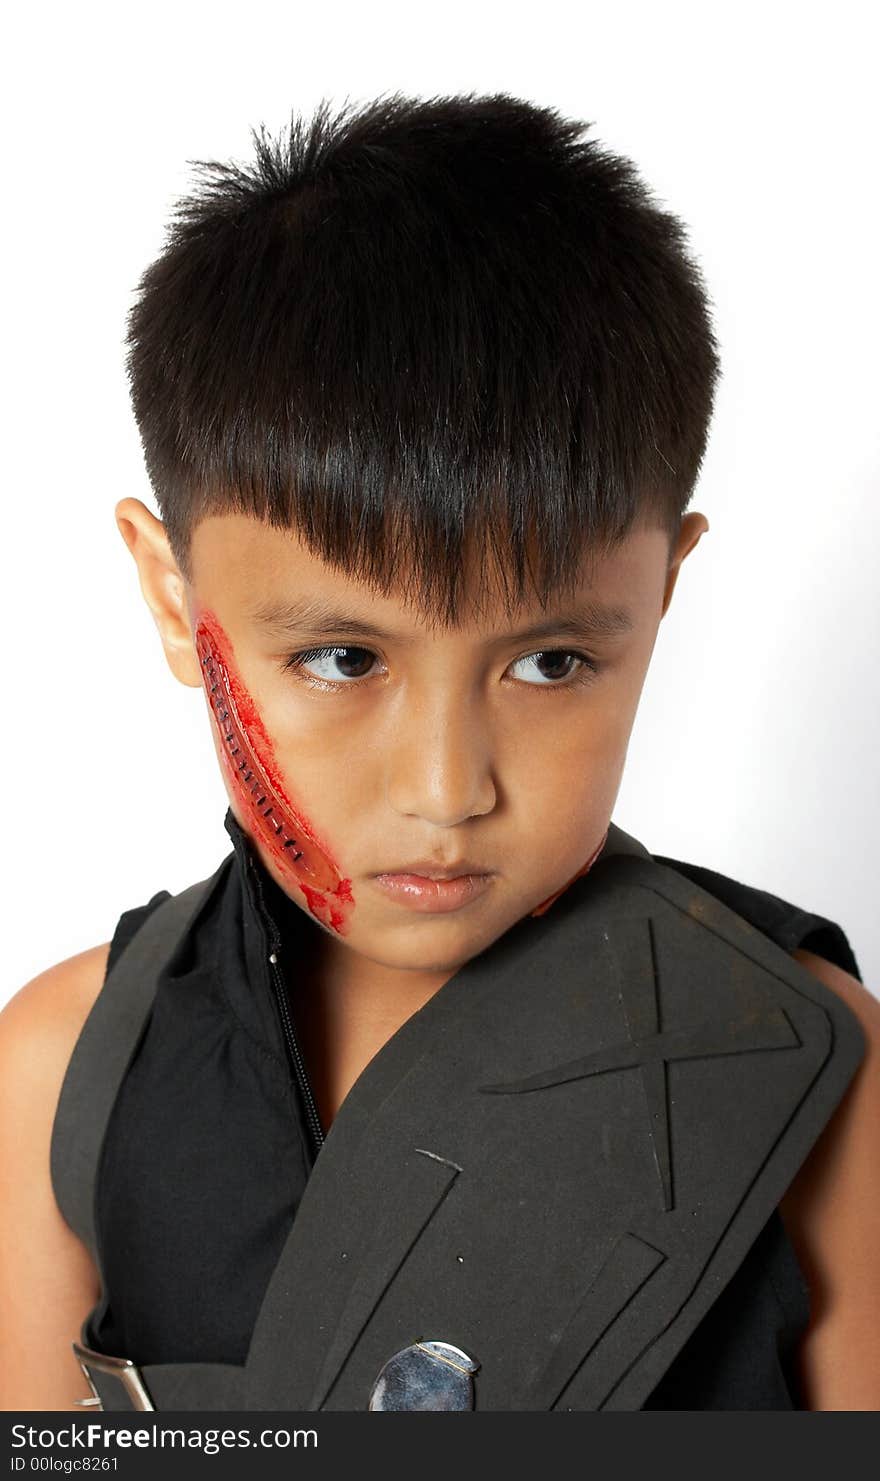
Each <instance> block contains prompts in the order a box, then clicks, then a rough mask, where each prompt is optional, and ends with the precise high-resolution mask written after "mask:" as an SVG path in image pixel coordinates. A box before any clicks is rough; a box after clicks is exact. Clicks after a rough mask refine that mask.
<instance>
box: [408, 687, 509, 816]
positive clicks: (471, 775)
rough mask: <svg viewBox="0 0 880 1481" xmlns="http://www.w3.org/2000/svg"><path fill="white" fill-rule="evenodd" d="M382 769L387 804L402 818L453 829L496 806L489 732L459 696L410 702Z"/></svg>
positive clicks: (473, 708) (476, 709) (476, 713)
mask: <svg viewBox="0 0 880 1481" xmlns="http://www.w3.org/2000/svg"><path fill="white" fill-rule="evenodd" d="M387 767H388V770H387V778H388V780H387V798H388V802H389V805H390V806H391V807H392V808H393V809H394V811H395V812H398V813H400V815H401V816H402V817H418V818H424V819H425V820H426V821H427V822H429V823H433V824H434V825H435V826H436V827H438V828H453V827H455V825H456V824H457V823H463V822H465V821H466V820H467V819H468V818H472V817H481V816H482V815H483V814H484V813H488V812H491V811H492V808H493V807H494V806H495V783H494V781H493V777H492V744H491V738H490V736H489V734H488V727H487V726H486V724H485V719H484V718H483V719H481V717H480V714H479V707H478V706H476V705H473V706H469V705H467V704H466V703H465V702H463V701H462V699H461V697H460V695H459V696H455V697H452V698H449V699H444V698H443V697H442V696H441V697H439V698H436V699H434V700H433V701H431V700H425V699H421V700H419V701H418V702H417V703H413V702H411V703H410V704H409V705H408V706H407V710H406V714H405V716H404V717H403V718H398V723H397V724H396V725H395V727H394V736H393V738H392V740H391V741H390V742H389V745H388V749H387Z"/></svg>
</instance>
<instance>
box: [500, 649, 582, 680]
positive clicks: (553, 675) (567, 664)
mask: <svg viewBox="0 0 880 1481" xmlns="http://www.w3.org/2000/svg"><path fill="white" fill-rule="evenodd" d="M572 659H573V660H574V662H575V663H576V664H577V667H576V668H575V669H572V667H571V660H572ZM527 663H536V664H538V665H539V666H540V667H539V668H538V670H537V672H538V673H539V678H538V680H537V683H536V684H535V683H534V681H533V680H530V679H526V681H525V682H526V683H531V684H532V686H533V687H534V688H544V689H547V688H551V689H563V688H570V687H572V685H574V684H583V683H589V682H590V680H591V679H593V678H594V677H595V675H596V674H597V673H598V671H599V665H598V664H597V663H596V661H595V659H592V658H590V657H588V655H587V654H586V653H575V652H573V651H572V650H571V649H568V648H546V649H543V650H542V651H541V652H540V653H529V654H527V655H526V656H525V657H524V658H517V659H516V660H515V662H514V663H513V664H512V665H511V667H512V668H516V666H517V665H518V664H527ZM547 670H549V671H550V672H549V673H547V672H546V671H547ZM572 675H574V677H572Z"/></svg>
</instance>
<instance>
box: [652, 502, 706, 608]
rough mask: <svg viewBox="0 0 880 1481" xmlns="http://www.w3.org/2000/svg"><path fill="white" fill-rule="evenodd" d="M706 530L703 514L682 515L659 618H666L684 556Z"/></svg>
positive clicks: (670, 560) (671, 556) (670, 558)
mask: <svg viewBox="0 0 880 1481" xmlns="http://www.w3.org/2000/svg"><path fill="white" fill-rule="evenodd" d="M708 528H709V521H708V520H707V518H706V516H705V514H697V513H696V512H694V513H691V514H684V515H682V520H681V527H680V529H679V532H678V539H677V541H676V544H675V549H674V550H673V551H672V553H671V555H670V557H669V567H668V571H667V575H666V588H665V590H664V593H663V610H662V611H661V613H660V616H661V618H662V617H665V616H666V609H667V607H668V606H669V603H670V602H671V601H672V593H673V592H674V590H675V583H676V581H677V580H678V573H679V571H680V570H681V563H682V561H683V560H684V558H685V556H687V555H690V553H691V551H692V550H693V548H694V546H695V545H696V544H697V541H698V540H699V538H700V536H701V535H704V534H705V533H706V531H707V530H708Z"/></svg>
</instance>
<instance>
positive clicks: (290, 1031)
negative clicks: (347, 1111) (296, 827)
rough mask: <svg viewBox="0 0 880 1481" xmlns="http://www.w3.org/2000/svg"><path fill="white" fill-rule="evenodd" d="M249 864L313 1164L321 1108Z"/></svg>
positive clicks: (273, 931) (274, 930)
mask: <svg viewBox="0 0 880 1481" xmlns="http://www.w3.org/2000/svg"><path fill="white" fill-rule="evenodd" d="M247 862H248V868H249V870H250V872H251V877H252V879H253V881H254V886H255V889H256V894H257V898H258V900H259V902H260V907H261V911H260V913H261V915H262V925H263V942H264V945H268V946H269V950H268V952H267V956H268V960H269V975H270V978H271V982H272V988H273V991H274V993H275V1001H276V1003H277V1004H278V1014H279V1017H280V1019H281V1027H282V1030H283V1033H284V1042H285V1044H286V1046H287V1058H288V1061H289V1063H290V1067H291V1069H292V1070H293V1074H294V1079H295V1080H296V1083H297V1085H298V1086H299V1090H300V1094H301V1095H302V1099H303V1105H304V1107H305V1113H306V1121H307V1123H308V1128H309V1132H310V1133H311V1138H312V1160H313V1161H314V1159H315V1158H316V1157H317V1155H318V1153H319V1152H320V1150H321V1148H322V1146H323V1145H324V1131H323V1128H322V1126H321V1118H320V1116H319V1115H318V1107H317V1106H316V1104H315V1097H314V1095H313V1094H312V1087H311V1085H310V1084H309V1077H308V1075H307V1074H306V1067H305V1062H304V1060H303V1057H302V1054H301V1052H300V1047H299V1044H298V1043H297V1039H296V1033H295V1032H294V1027H293V1019H292V1017H291V1013H290V1006H289V1004H288V1001H287V988H286V986H285V982H284V978H283V976H282V974H281V969H280V968H279V966H278V957H279V954H280V951H281V937H280V935H279V932H278V927H277V926H276V924H275V922H274V920H273V918H272V916H271V914H270V912H269V910H268V907H267V905H266V900H265V896H264V894H263V885H262V881H261V880H260V876H259V874H258V873H257V870H256V869H255V867H254V864H253V861H252V860H251V859H250V858H249V859H248V861H247ZM267 937H271V941H270V942H269V941H267Z"/></svg>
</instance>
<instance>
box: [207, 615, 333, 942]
mask: <svg viewBox="0 0 880 1481" xmlns="http://www.w3.org/2000/svg"><path fill="white" fill-rule="evenodd" d="M195 638H196V651H197V653H198V655H199V663H200V664H201V670H202V681H203V683H204V686H205V692H206V694H207V696H208V704H209V706H210V709H211V714H212V715H213V717H214V723H215V725H216V726H217V733H218V736H219V740H220V754H221V756H222V758H223V765H224V768H225V771H226V775H227V776H228V777H229V781H230V784H231V787H232V790H233V794H234V796H235V798H236V800H237V803H238V810H239V812H240V814H241V822H242V826H243V827H244V828H245V829H246V830H247V831H248V832H249V833H250V834H251V835H252V836H253V837H254V838H255V839H257V840H258V841H259V842H260V843H261V844H262V846H263V849H264V850H265V852H266V853H267V854H269V855H270V856H271V858H272V860H273V861H274V863H275V864H276V866H277V868H278V872H279V874H280V875H281V877H282V878H283V879H284V880H285V881H287V882H289V883H290V884H291V885H295V886H296V887H297V889H299V890H301V891H302V893H303V895H304V896H305V899H306V903H307V905H308V907H309V910H310V911H311V913H312V915H314V916H315V918H316V920H319V921H321V923H322V924H323V925H325V926H329V927H330V928H331V929H332V930H334V931H336V932H338V933H339V935H341V936H344V935H345V934H346V932H347V929H348V923H349V918H350V916H351V912H352V909H353V907H354V897H353V896H352V892H351V880H350V879H343V877H342V875H341V874H340V871H339V870H338V868H337V867H336V864H335V863H334V861H333V859H332V857H331V855H330V852H329V850H328V849H327V848H325V847H324V845H323V844H322V843H320V842H319V841H318V839H317V837H316V836H315V831H314V829H313V828H312V827H311V826H310V825H309V823H308V822H307V821H306V819H305V817H304V815H303V813H302V812H301V810H299V809H298V808H296V807H294V805H293V803H292V802H291V800H290V798H289V797H288V795H287V792H286V789H285V786H284V783H283V781H282V779H281V774H280V771H279V768H278V764H277V762H276V760H275V753H274V749H273V746H272V742H271V740H270V739H269V736H268V733H267V731H266V727H265V726H264V724H263V722H262V720H261V718H260V714H259V711H258V710H257V707H256V705H255V703H254V701H253V700H252V699H251V696H250V695H249V693H248V691H247V688H246V687H245V684H244V681H243V680H242V678H241V675H240V674H239V673H238V671H237V669H236V667H235V659H234V655H233V651H232V644H231V642H230V641H229V638H228V637H227V635H226V633H225V632H224V630H223V628H222V627H221V625H220V623H219V621H218V619H217V617H216V616H215V615H214V613H213V612H210V611H207V610H205V611H202V612H200V613H199V617H198V621H197V624H196V633H195Z"/></svg>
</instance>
